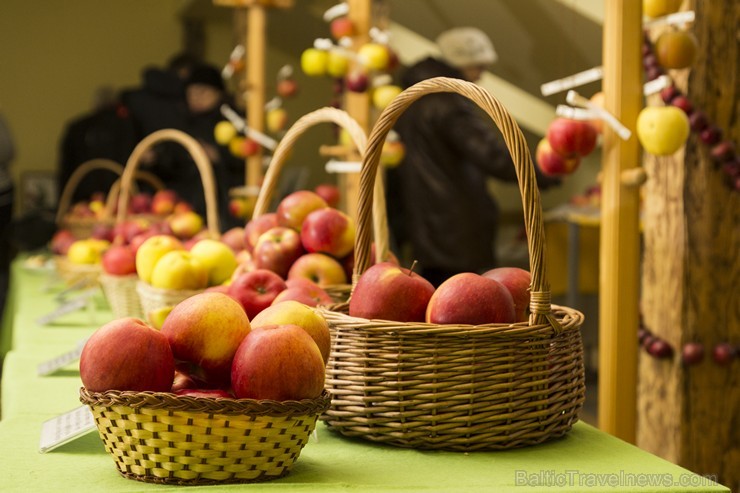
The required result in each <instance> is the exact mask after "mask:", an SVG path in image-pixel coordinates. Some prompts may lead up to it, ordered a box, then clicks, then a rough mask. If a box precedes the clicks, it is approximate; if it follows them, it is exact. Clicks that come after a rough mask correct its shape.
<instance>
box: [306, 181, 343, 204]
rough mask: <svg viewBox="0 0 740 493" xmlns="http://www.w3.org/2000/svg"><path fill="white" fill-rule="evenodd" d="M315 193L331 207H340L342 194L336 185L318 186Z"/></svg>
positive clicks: (325, 184)
mask: <svg viewBox="0 0 740 493" xmlns="http://www.w3.org/2000/svg"><path fill="white" fill-rule="evenodd" d="M313 191H314V193H315V194H316V195H318V196H319V197H321V198H322V199H324V202H326V204H327V205H328V206H329V207H336V206H338V205H339V199H340V197H341V192H340V191H339V187H337V186H336V185H332V184H330V183H321V184H319V185H316V188H314V189H313Z"/></svg>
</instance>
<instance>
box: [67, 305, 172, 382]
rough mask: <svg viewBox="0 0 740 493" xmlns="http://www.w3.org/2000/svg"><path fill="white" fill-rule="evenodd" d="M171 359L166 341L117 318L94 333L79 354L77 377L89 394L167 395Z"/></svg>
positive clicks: (137, 323)
mask: <svg viewBox="0 0 740 493" xmlns="http://www.w3.org/2000/svg"><path fill="white" fill-rule="evenodd" d="M174 376H175V360H174V358H173V354H172V350H171V349H170V345H169V344H168V342H167V338H166V337H165V336H164V335H163V334H162V333H161V332H159V331H157V330H155V329H153V328H151V327H149V326H148V325H146V324H145V323H144V322H143V321H141V320H139V319H137V318H131V317H127V318H119V319H116V320H113V321H111V322H108V323H107V324H105V325H103V326H102V327H100V328H99V329H98V330H96V331H95V332H94V333H93V334H92V335H91V336H90V338H89V339H88V340H87V342H86V343H85V346H84V347H83V348H82V354H81V355H80V378H81V379H82V384H83V385H84V386H85V388H86V389H87V390H89V391H91V392H105V391H106V390H133V391H151V392H167V391H169V390H170V388H171V387H172V381H173V379H174Z"/></svg>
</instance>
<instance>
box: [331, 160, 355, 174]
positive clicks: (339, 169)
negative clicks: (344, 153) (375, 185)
mask: <svg viewBox="0 0 740 493" xmlns="http://www.w3.org/2000/svg"><path fill="white" fill-rule="evenodd" d="M360 170H362V163H361V162H360V161H335V160H333V159H332V160H331V161H329V162H328V163H326V172H327V173H359V172H360Z"/></svg>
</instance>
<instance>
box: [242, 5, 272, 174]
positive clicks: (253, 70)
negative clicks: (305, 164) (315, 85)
mask: <svg viewBox="0 0 740 493" xmlns="http://www.w3.org/2000/svg"><path fill="white" fill-rule="evenodd" d="M246 15H247V39H246V45H245V46H246V56H247V123H248V124H249V126H250V127H252V128H253V129H255V130H258V131H260V132H264V130H265V51H266V46H265V36H266V24H267V12H266V9H265V7H264V6H263V5H261V4H259V3H253V4H252V5H250V6H249V7H248V8H247V11H246ZM263 155H264V153H263V150H262V146H260V147H259V150H258V151H257V153H255V154H254V155H252V156H249V157H248V158H247V160H246V170H245V171H246V179H247V186H259V184H260V181H261V180H262V157H263Z"/></svg>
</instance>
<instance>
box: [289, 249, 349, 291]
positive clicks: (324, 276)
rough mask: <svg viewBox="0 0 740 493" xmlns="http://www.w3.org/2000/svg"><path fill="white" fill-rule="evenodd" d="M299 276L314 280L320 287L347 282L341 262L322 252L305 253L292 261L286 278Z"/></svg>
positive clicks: (298, 277)
mask: <svg viewBox="0 0 740 493" xmlns="http://www.w3.org/2000/svg"><path fill="white" fill-rule="evenodd" d="M300 278H303V279H308V280H309V281H312V282H315V283H316V284H318V285H319V286H321V287H322V288H323V287H325V286H332V285H335V284H346V282H347V275H346V274H345V273H344V268H343V267H342V264H340V263H339V262H338V261H337V260H336V259H334V258H332V257H330V256H329V255H324V254H323V253H307V254H305V255H302V256H301V257H299V258H298V260H296V261H295V262H293V265H292V266H291V268H290V270H289V271H288V280H291V279H300Z"/></svg>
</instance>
